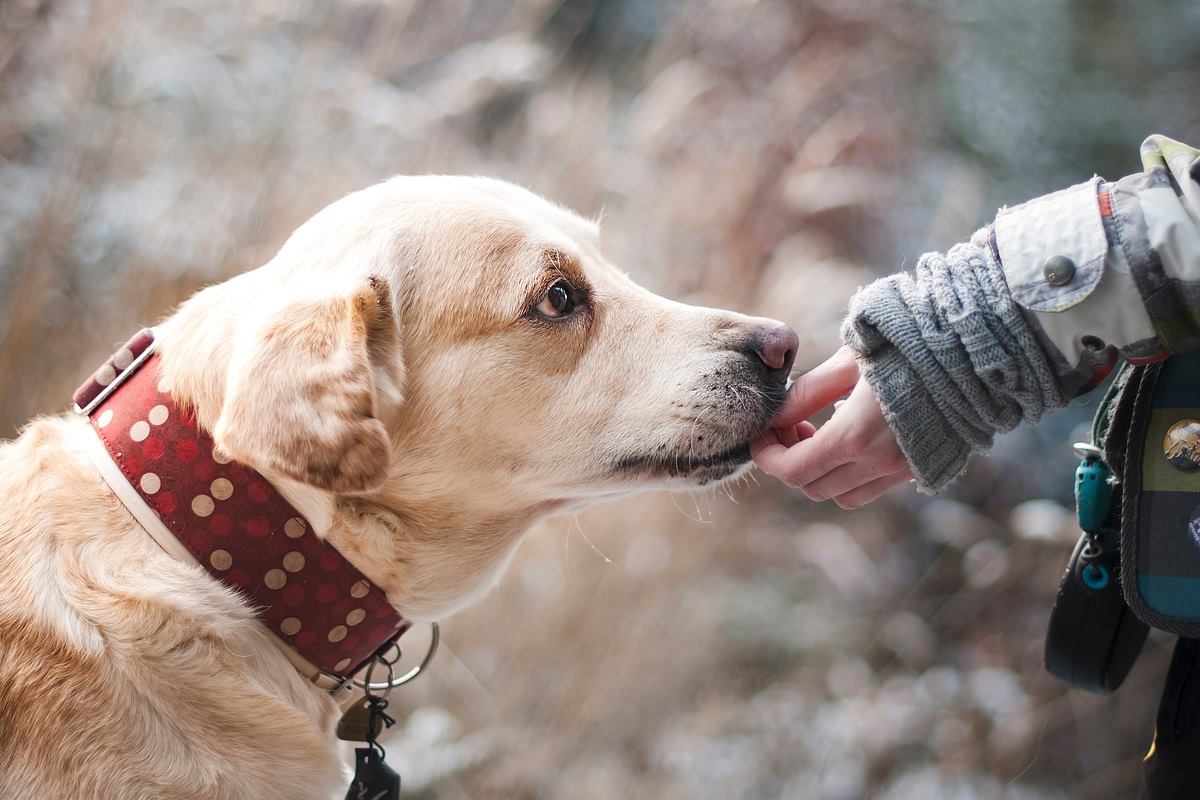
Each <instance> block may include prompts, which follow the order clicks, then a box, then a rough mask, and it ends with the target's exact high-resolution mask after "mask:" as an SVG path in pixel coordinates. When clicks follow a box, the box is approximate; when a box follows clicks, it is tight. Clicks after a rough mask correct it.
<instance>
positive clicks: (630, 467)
mask: <svg viewBox="0 0 1200 800" xmlns="http://www.w3.org/2000/svg"><path fill="white" fill-rule="evenodd" d="M749 466H750V444H749V443H748V442H741V443H739V444H737V445H735V446H734V447H731V448H729V449H728V450H722V451H718V452H716V453H710V454H707V455H702V456H698V455H696V454H694V453H688V454H683V453H674V454H672V453H656V454H654V455H649V456H645V455H638V456H630V457H627V458H623V459H621V460H620V461H619V462H617V465H616V471H617V472H618V473H620V474H623V475H625V476H628V477H631V478H636V479H638V480H651V481H655V480H657V481H664V482H668V483H670V484H674V485H678V484H680V483H685V484H688V485H690V486H707V485H709V484H713V483H718V482H720V481H724V480H728V479H730V478H734V477H736V476H738V475H740V474H742V473H743V472H744V471H745V470H746V469H747V468H748V467H749Z"/></svg>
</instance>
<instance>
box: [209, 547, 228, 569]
mask: <svg viewBox="0 0 1200 800" xmlns="http://www.w3.org/2000/svg"><path fill="white" fill-rule="evenodd" d="M208 563H210V564H212V565H213V569H218V570H220V571H221V572H224V571H225V570H227V569H229V568H230V567H232V566H233V556H231V555H229V551H227V550H213V551H212V555H210V556H209V557H208Z"/></svg>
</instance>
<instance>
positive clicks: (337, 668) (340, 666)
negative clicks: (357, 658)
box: [333, 658, 350, 672]
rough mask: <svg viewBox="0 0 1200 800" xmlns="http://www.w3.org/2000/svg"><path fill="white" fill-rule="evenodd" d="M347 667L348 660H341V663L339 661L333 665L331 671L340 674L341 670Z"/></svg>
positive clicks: (348, 664)
mask: <svg viewBox="0 0 1200 800" xmlns="http://www.w3.org/2000/svg"><path fill="white" fill-rule="evenodd" d="M348 666H350V659H348V658H343V659H342V660H341V661H339V662H337V663H336V664H334V665H333V671H334V672H341V671H342V670H344V669H345V668H346V667H348Z"/></svg>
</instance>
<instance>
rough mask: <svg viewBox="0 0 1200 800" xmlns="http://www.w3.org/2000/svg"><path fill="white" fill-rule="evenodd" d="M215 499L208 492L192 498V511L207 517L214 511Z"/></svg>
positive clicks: (198, 515) (199, 515)
mask: <svg viewBox="0 0 1200 800" xmlns="http://www.w3.org/2000/svg"><path fill="white" fill-rule="evenodd" d="M213 508H215V506H214V505H213V499H212V498H211V497H209V496H208V495H206V494H198V495H196V496H195V497H193V498H192V513H193V514H195V515H196V516H197V517H207V516H208V515H209V514H211V513H212V512H213Z"/></svg>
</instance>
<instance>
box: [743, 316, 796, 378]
mask: <svg viewBox="0 0 1200 800" xmlns="http://www.w3.org/2000/svg"><path fill="white" fill-rule="evenodd" d="M750 344H751V347H752V348H753V349H754V355H755V356H757V358H758V360H759V361H761V362H762V363H763V365H764V366H765V367H766V368H767V370H768V371H769V372H771V373H772V375H780V376H781V377H783V378H785V379H786V378H787V375H788V373H789V372H791V369H792V362H793V361H795V360H796V350H797V349H799V347H800V339H799V337H797V336H796V332H795V331H794V330H792V329H791V328H789V327H788V326H787V325H783V324H780V323H773V324H770V325H764V326H762V327H760V328H757V329H756V330H755V331H754V332H753V333H752V334H751V339H750Z"/></svg>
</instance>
